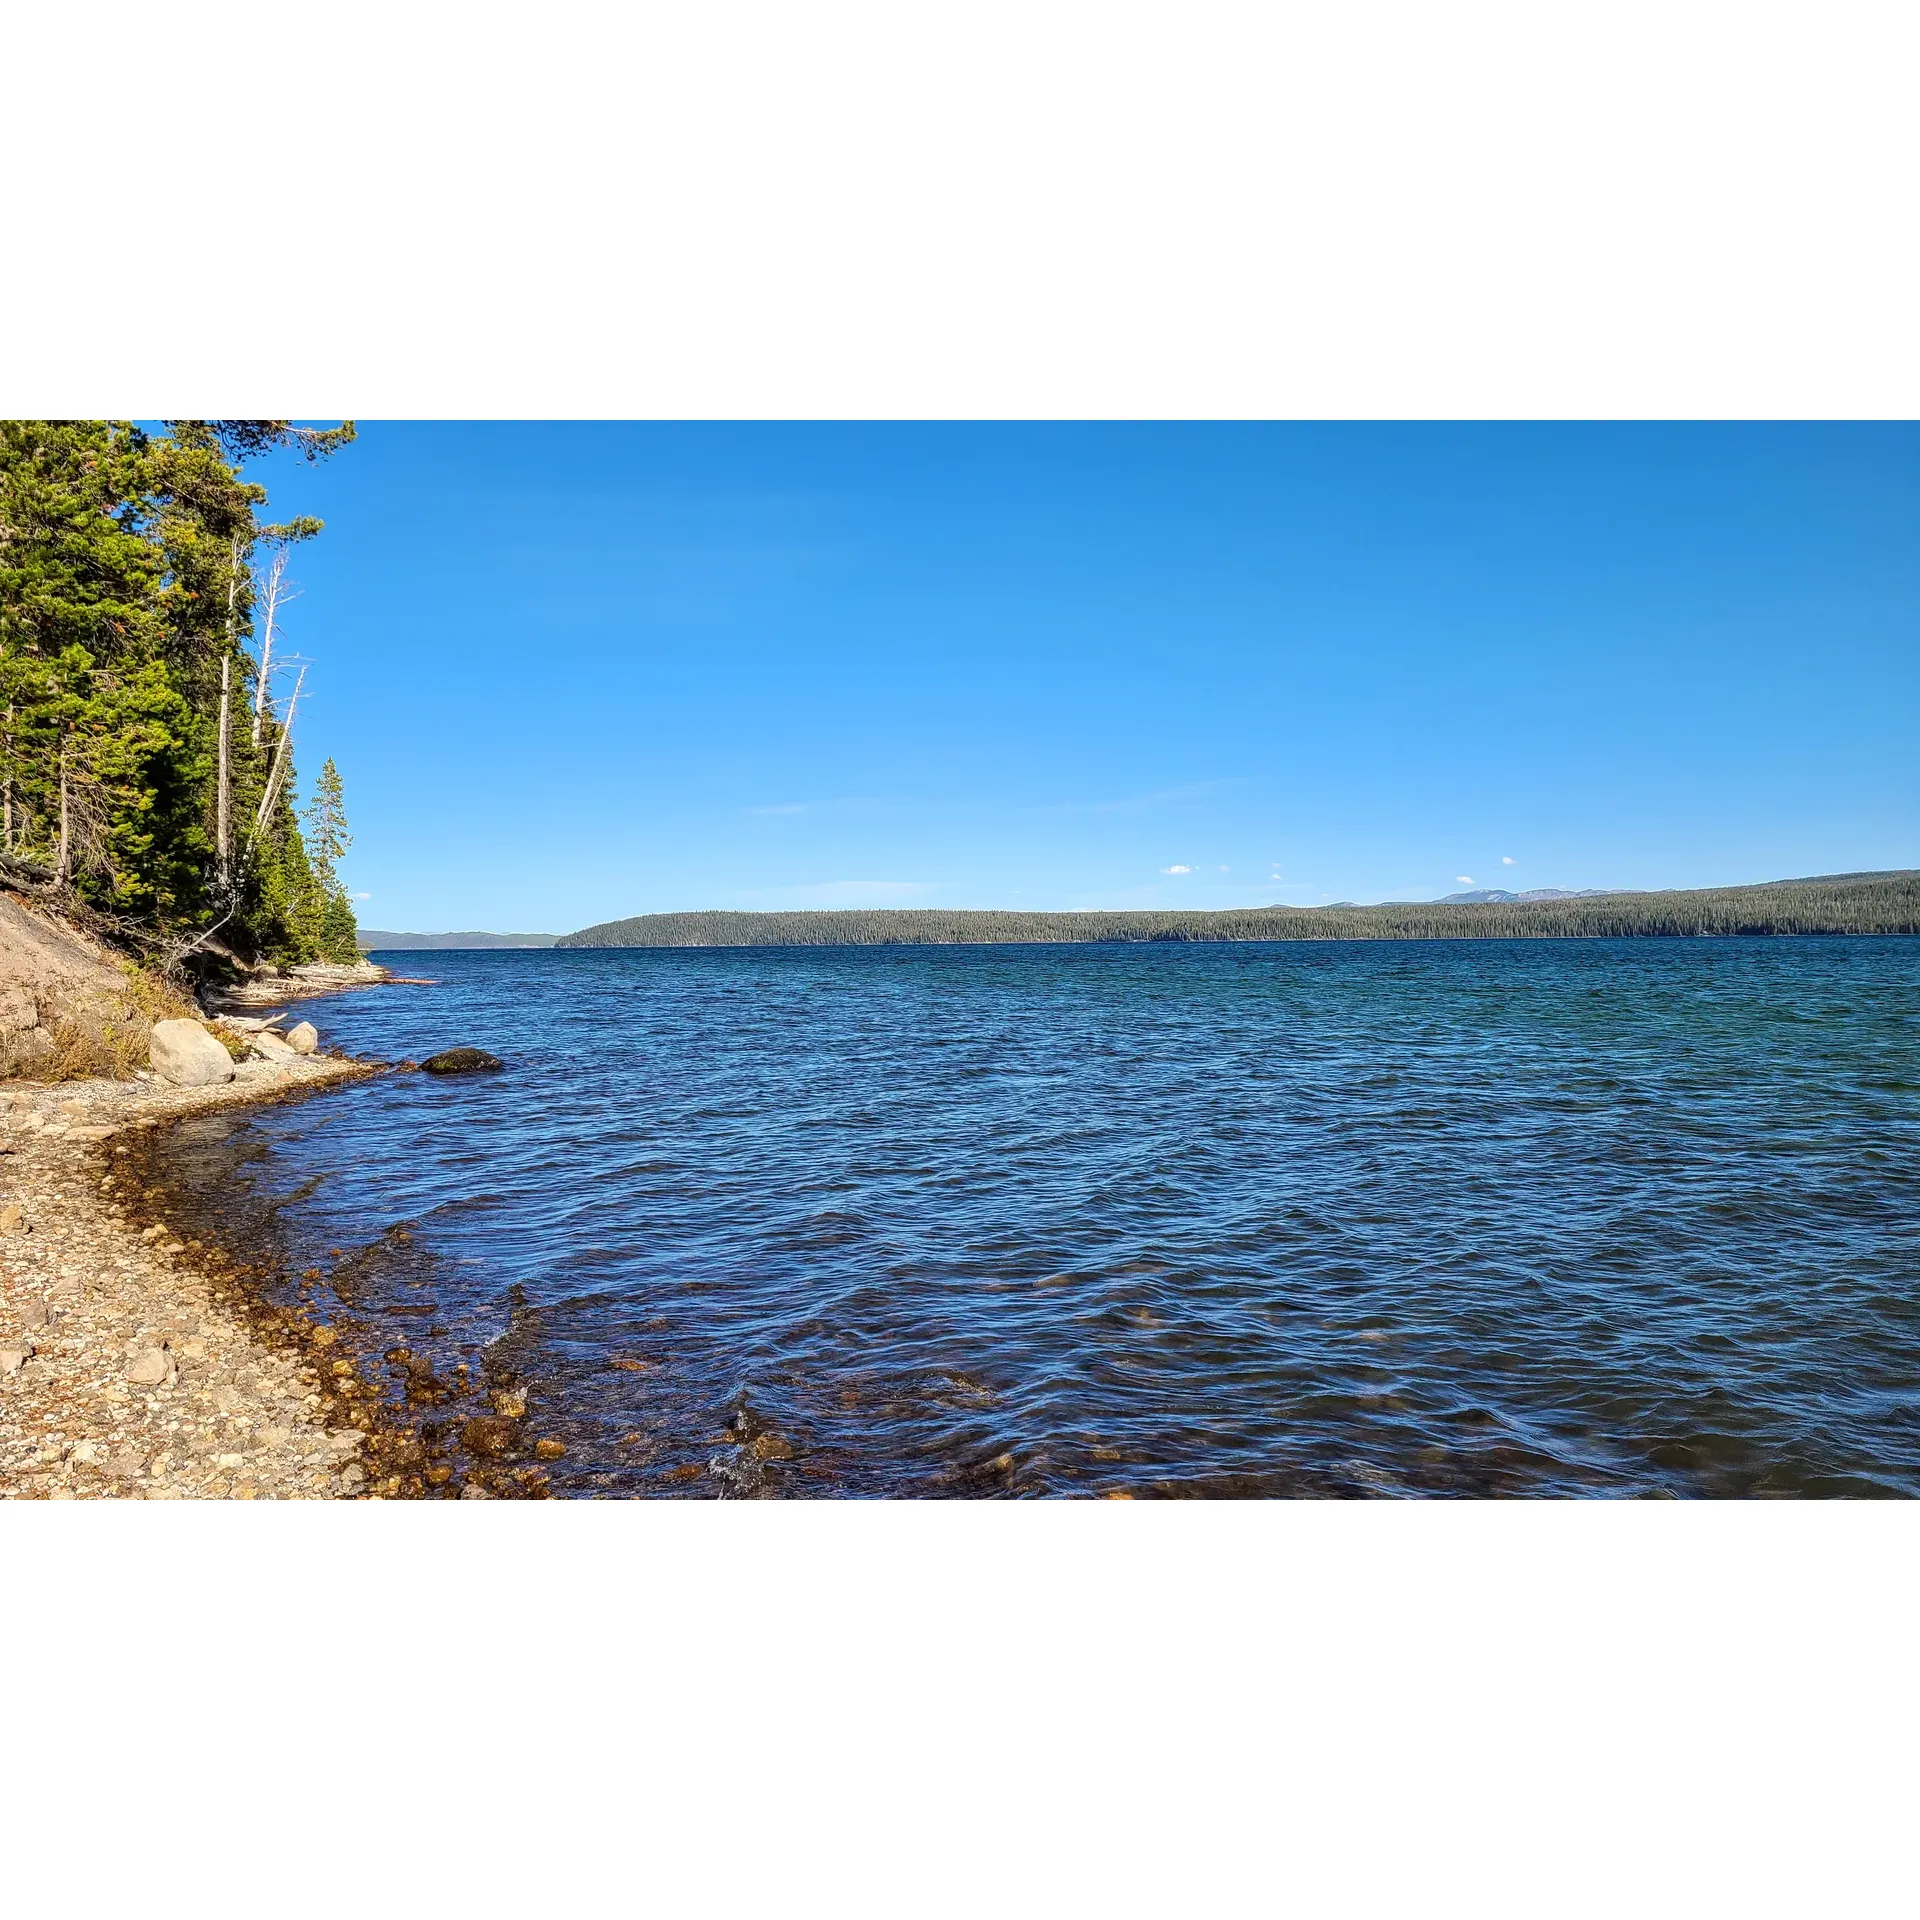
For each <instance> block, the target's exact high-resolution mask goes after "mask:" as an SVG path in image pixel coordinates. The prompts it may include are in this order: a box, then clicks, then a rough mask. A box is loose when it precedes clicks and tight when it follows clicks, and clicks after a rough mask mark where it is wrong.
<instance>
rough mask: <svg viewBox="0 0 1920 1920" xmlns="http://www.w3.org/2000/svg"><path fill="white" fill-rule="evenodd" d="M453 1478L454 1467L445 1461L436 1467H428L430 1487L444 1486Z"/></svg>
mask: <svg viewBox="0 0 1920 1920" xmlns="http://www.w3.org/2000/svg"><path fill="white" fill-rule="evenodd" d="M452 1478H453V1469H452V1468H451V1467H450V1466H448V1465H447V1464H446V1463H445V1462H444V1461H442V1462H441V1463H440V1465H438V1466H436V1467H429V1468H428V1469H427V1485H428V1486H430V1487H444V1486H445V1485H446V1484H447V1482H448V1481H449V1480H451V1479H452Z"/></svg>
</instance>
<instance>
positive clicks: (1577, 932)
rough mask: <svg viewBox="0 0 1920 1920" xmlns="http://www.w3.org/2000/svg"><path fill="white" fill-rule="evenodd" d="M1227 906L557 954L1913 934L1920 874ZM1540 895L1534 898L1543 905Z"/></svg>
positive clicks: (720, 920)
mask: <svg viewBox="0 0 1920 1920" xmlns="http://www.w3.org/2000/svg"><path fill="white" fill-rule="evenodd" d="M1487 892H1488V893H1489V894H1493V895H1495V897H1493V898H1474V897H1468V898H1464V899H1463V898H1459V897H1457V896H1456V897H1455V898H1453V899H1451V900H1429V901H1396V902H1390V903H1388V904H1385V905H1382V906H1375V907H1356V906H1346V905H1341V906H1328V907H1227V908H1223V909H1220V910H1217V911H1213V912H1204V911H1198V910H1194V911H1177V912H1175V911H1170V912H1137V911H1136V912H1119V913H1017V912H1004V911H998V910H984V909H949V908H944V907H872V908H844V909H838V910H826V911H815V912H794V913H737V912H722V911H715V912H709V913H648V914H639V915H636V916H635V917H633V918H632V919H628V920H609V921H606V922H604V923H603V924H601V925H599V926H595V927H585V928H582V929H581V931H580V932H578V933H570V934H568V935H567V936H566V937H565V938H564V939H562V940H560V941H558V942H556V943H555V944H556V945H558V946H560V947H563V948H564V947H817V946H828V947H845V946H974V945H992V944H996V943H1001V942H1005V943H1019V942H1090V941H1157V940H1164V941H1181V940H1489V939H1496V940H1498V939H1505V940H1537V939H1637V938H1690V937H1701V936H1709V935H1725V934H1848V933H1876V934H1889V933H1891V934H1916V933H1920V868H1901V869H1898V870H1896V871H1891V872H1886V873H1858V874H1823V875H1820V876H1818V877H1816V878H1811V879H1804V880H1770V881H1766V882H1763V883H1762V884H1760V885H1758V886H1746V887H1700V888H1693V889H1690V890H1687V891H1673V892H1665V893H1633V892H1624V891H1623V892H1619V893H1561V892H1557V891H1556V890H1554V889H1550V888H1544V887H1543V888H1540V889H1538V890H1537V892H1536V897H1533V898H1527V897H1519V898H1511V897H1504V896H1500V895H1499V894H1498V890H1497V889H1493V888H1489V889H1487ZM1542 896H1544V897H1542Z"/></svg>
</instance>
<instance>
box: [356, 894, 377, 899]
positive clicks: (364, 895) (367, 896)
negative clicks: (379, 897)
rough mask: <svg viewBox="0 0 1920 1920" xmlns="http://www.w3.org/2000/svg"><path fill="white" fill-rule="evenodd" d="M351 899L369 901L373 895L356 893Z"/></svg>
mask: <svg viewBox="0 0 1920 1920" xmlns="http://www.w3.org/2000/svg"><path fill="white" fill-rule="evenodd" d="M353 897H354V898H355V899H356V900H371V899H372V898H373V895H372V894H370V893H356V894H355V895H354V896H353Z"/></svg>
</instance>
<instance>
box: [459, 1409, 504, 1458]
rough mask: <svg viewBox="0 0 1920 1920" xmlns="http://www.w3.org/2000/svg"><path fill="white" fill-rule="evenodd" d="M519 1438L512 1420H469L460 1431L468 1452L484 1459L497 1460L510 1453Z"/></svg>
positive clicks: (482, 1418)
mask: <svg viewBox="0 0 1920 1920" xmlns="http://www.w3.org/2000/svg"><path fill="white" fill-rule="evenodd" d="M517 1438H518V1430H517V1429H516V1428H515V1426H514V1424H513V1422H512V1421H511V1420H502V1419H498V1418H493V1419H489V1418H486V1417H485V1416H482V1417H481V1418H479V1419H477V1420H469V1421H468V1422H467V1423H466V1424H465V1425H464V1426H463V1427H462V1428H461V1429H460V1439H461V1443H462V1444H463V1445H464V1446H465V1447H466V1450H467V1451H468V1452H469V1453H476V1454H479V1455H480V1456H481V1457H482V1458H484V1459H497V1458H498V1457H499V1456H500V1455H501V1454H503V1453H507V1452H509V1451H510V1450H511V1449H512V1447H513V1443H514V1441H515V1440H516V1439H517Z"/></svg>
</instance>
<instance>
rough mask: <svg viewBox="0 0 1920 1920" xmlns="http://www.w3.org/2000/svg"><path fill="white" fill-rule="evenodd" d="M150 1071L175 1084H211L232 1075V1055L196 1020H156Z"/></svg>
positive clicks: (208, 1085) (194, 1085)
mask: <svg viewBox="0 0 1920 1920" xmlns="http://www.w3.org/2000/svg"><path fill="white" fill-rule="evenodd" d="M149 1057H150V1058H151V1059H152V1061H153V1070H154V1072H155V1073H157V1074H158V1075H159V1076H160V1078H161V1079H163V1080H171V1081H172V1082H173V1084H174V1085H175V1086H176V1087H212V1086H218V1085H219V1084H220V1082H221V1081H223V1080H231V1079H232V1078H233V1057H232V1056H231V1055H230V1054H229V1053H228V1052H227V1050H226V1048H225V1047H223V1046H222V1045H221V1044H220V1042H219V1041H218V1040H216V1039H215V1038H214V1037H213V1035H212V1034H210V1033H209V1032H208V1031H207V1030H206V1028H205V1027H203V1026H202V1025H201V1024H200V1022H199V1021H198V1020H156V1021H155V1022H154V1027H153V1046H152V1051H151V1054H150V1056H149Z"/></svg>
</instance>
